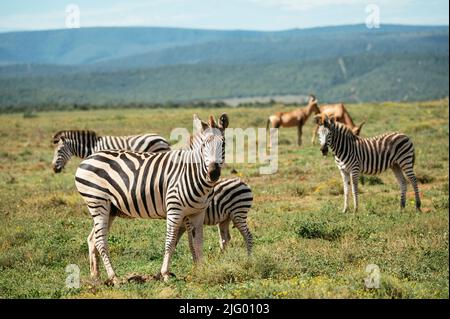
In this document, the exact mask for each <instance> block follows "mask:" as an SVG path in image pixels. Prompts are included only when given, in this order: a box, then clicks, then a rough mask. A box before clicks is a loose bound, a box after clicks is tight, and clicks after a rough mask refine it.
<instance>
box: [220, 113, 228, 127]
mask: <svg viewBox="0 0 450 319" xmlns="http://www.w3.org/2000/svg"><path fill="white" fill-rule="evenodd" d="M229 123H230V120H229V119H228V115H227V114H226V113H223V114H222V115H221V116H220V118H219V128H220V129H221V130H225V129H226V128H227V127H228V124H229Z"/></svg>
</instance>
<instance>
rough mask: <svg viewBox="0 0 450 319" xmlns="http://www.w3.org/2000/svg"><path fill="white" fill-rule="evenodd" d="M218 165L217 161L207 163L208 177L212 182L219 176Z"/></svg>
mask: <svg viewBox="0 0 450 319" xmlns="http://www.w3.org/2000/svg"><path fill="white" fill-rule="evenodd" d="M220 171H221V169H220V165H219V164H217V163H212V164H209V166H208V175H209V179H210V180H211V181H212V182H217V180H218V179H219V178H220Z"/></svg>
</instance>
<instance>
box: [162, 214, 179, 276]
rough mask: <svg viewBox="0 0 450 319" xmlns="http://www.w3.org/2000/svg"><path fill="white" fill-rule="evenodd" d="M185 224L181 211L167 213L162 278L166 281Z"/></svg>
mask: <svg viewBox="0 0 450 319" xmlns="http://www.w3.org/2000/svg"><path fill="white" fill-rule="evenodd" d="M182 223H183V218H182V212H181V211H179V210H172V211H169V212H168V213H167V231H166V244H165V249H164V259H163V264H162V266H161V276H162V278H163V280H164V281H168V280H169V276H170V273H169V265H170V259H171V258H172V254H173V251H174V250H175V247H176V245H177V235H178V232H179V229H180V227H181V225H182Z"/></svg>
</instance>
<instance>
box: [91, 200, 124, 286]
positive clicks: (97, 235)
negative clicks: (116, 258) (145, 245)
mask: <svg viewBox="0 0 450 319" xmlns="http://www.w3.org/2000/svg"><path fill="white" fill-rule="evenodd" d="M105 206H106V207H105ZM110 208H111V203H109V202H108V203H105V204H104V205H98V206H97V208H94V209H92V208H89V211H90V213H91V215H92V216H93V219H94V245H95V248H96V249H97V251H98V253H99V255H100V257H102V260H103V265H104V266H105V269H106V272H107V274H108V281H107V283H111V284H114V285H117V284H119V280H118V278H117V277H116V274H115V272H114V269H113V268H112V265H111V260H110V258H109V249H108V232H109V229H110V227H111V224H112V221H113V220H114V217H112V216H111V215H109V213H110Z"/></svg>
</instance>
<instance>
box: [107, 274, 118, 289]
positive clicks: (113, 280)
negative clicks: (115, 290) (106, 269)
mask: <svg viewBox="0 0 450 319" xmlns="http://www.w3.org/2000/svg"><path fill="white" fill-rule="evenodd" d="M105 285H107V286H114V287H119V286H120V280H119V278H117V277H116V276H114V277H112V278H109V279H108V280H106V281H105Z"/></svg>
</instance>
